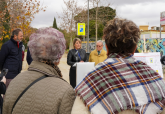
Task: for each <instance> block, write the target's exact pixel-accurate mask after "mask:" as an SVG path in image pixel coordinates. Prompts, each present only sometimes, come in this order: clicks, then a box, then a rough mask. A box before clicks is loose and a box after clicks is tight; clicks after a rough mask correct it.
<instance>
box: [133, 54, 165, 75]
mask: <svg viewBox="0 0 165 114" xmlns="http://www.w3.org/2000/svg"><path fill="white" fill-rule="evenodd" d="M134 57H135V58H136V60H140V61H142V62H144V63H146V64H147V65H148V66H150V67H151V68H152V69H153V70H155V71H156V72H157V73H159V74H160V76H161V77H162V78H163V70H162V64H161V62H160V52H152V53H134Z"/></svg>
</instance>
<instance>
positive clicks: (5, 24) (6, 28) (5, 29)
mask: <svg viewBox="0 0 165 114" xmlns="http://www.w3.org/2000/svg"><path fill="white" fill-rule="evenodd" d="M0 4H1V7H0V14H1V15H2V14H3V17H2V16H1V15H0V17H1V18H0V23H1V24H0V26H1V27H0V29H1V30H2V32H1V33H0V34H1V35H0V37H3V38H4V39H1V41H2V43H4V42H6V41H7V40H9V39H10V24H9V22H10V15H9V12H8V9H7V7H5V6H6V5H7V4H6V2H5V1H4V0H1V1H0Z"/></svg>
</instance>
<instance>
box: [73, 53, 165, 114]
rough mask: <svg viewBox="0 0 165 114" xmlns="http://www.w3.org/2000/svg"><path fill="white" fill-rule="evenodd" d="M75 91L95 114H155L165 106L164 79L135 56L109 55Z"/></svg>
mask: <svg viewBox="0 0 165 114" xmlns="http://www.w3.org/2000/svg"><path fill="white" fill-rule="evenodd" d="M75 91H76V93H77V95H79V96H80V98H81V99H82V100H83V102H84V103H85V105H87V106H88V108H89V110H90V112H91V113H92V114H117V113H119V112H121V111H123V110H128V109H131V110H134V111H136V112H138V113H140V114H156V113H158V112H161V111H162V110H163V106H164V105H165V99H164V98H165V83H164V81H163V79H162V78H161V76H160V75H159V74H158V73H157V72H155V71H154V70H153V69H152V68H150V67H149V66H148V65H146V64H145V63H143V62H141V61H137V60H136V59H135V58H134V57H133V55H130V56H124V55H118V54H115V53H114V54H110V55H109V57H108V59H106V60H105V61H104V62H102V63H99V64H98V65H97V66H96V67H95V69H94V70H93V71H91V72H89V73H88V74H87V76H86V77H85V78H84V79H83V81H82V82H81V83H80V84H79V85H78V86H77V87H76V89H75Z"/></svg>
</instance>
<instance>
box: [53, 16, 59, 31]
mask: <svg viewBox="0 0 165 114" xmlns="http://www.w3.org/2000/svg"><path fill="white" fill-rule="evenodd" d="M53 28H55V29H58V28H57V23H56V18H55V17H54V21H53Z"/></svg>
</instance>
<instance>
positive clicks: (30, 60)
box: [26, 48, 33, 65]
mask: <svg viewBox="0 0 165 114" xmlns="http://www.w3.org/2000/svg"><path fill="white" fill-rule="evenodd" d="M26 61H27V63H28V65H30V64H31V62H32V61H33V59H32V57H31V55H30V51H29V48H28V50H27V56H26Z"/></svg>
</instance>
